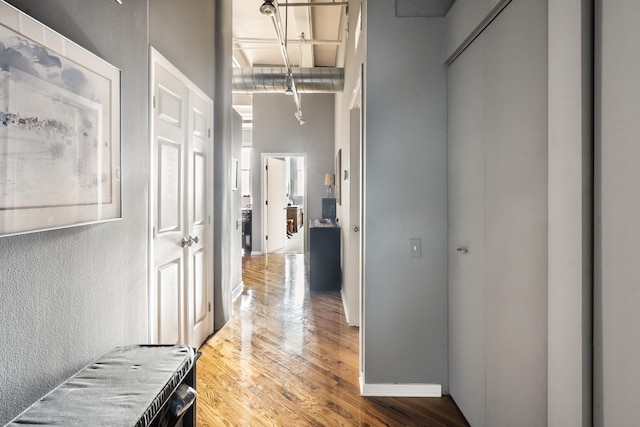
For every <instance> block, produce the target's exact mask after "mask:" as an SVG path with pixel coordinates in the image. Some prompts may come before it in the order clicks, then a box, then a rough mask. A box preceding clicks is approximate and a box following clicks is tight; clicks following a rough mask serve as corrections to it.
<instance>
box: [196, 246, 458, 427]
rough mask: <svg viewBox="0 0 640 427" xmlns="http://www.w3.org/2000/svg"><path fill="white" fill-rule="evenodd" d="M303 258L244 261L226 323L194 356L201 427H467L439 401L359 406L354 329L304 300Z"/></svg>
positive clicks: (336, 305)
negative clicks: (240, 283) (241, 282)
mask: <svg viewBox="0 0 640 427" xmlns="http://www.w3.org/2000/svg"><path fill="white" fill-rule="evenodd" d="M307 265H308V262H307V261H306V260H305V257H304V255H280V254H272V255H268V256H253V257H251V256H245V257H244V260H243V280H244V283H245V289H244V292H243V293H242V295H241V296H240V297H239V298H238V299H237V301H236V302H235V304H234V315H233V317H232V319H231V320H230V321H229V322H228V323H227V325H226V326H224V327H223V328H222V329H221V330H220V331H218V332H217V333H216V334H215V335H214V336H213V337H212V338H210V339H209V340H208V341H207V342H206V343H205V344H204V345H203V346H202V348H201V349H200V350H201V351H202V356H201V357H200V359H199V360H198V367H197V369H198V383H197V390H198V407H197V422H198V426H220V425H225V426H263V425H268V426H311V425H312V426H337V425H351V426H384V425H390V426H396V425H403V426H407V425H409V426H466V425H467V424H466V422H465V421H464V419H463V418H462V415H460V413H459V411H458V410H457V408H456V406H455V404H454V403H453V402H452V400H451V399H450V398H449V397H448V396H446V397H443V398H441V399H439V398H363V397H361V396H360V394H359V385H358V345H359V344H358V329H357V328H353V327H349V326H348V325H347V324H346V322H345V319H344V314H343V311H342V301H341V299H340V294H339V293H338V292H322V293H316V292H314V293H312V294H310V292H309V286H308V273H307V271H308V267H307Z"/></svg>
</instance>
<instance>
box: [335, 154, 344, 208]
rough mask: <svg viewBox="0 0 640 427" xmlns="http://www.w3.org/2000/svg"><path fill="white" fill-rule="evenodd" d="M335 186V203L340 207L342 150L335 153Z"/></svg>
mask: <svg viewBox="0 0 640 427" xmlns="http://www.w3.org/2000/svg"><path fill="white" fill-rule="evenodd" d="M335 168H336V169H335V172H334V176H335V185H336V203H338V204H339V205H342V202H341V200H342V172H341V171H342V149H341V148H340V149H338V152H337V153H336V166H335Z"/></svg>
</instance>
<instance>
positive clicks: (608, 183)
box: [594, 0, 640, 427]
mask: <svg viewBox="0 0 640 427" xmlns="http://www.w3.org/2000/svg"><path fill="white" fill-rule="evenodd" d="M638 16H640V3H638V2H637V1H635V0H621V1H617V2H615V4H614V3H612V2H606V1H601V0H599V1H597V2H596V25H597V29H598V32H597V33H596V39H595V40H596V42H595V43H596V86H595V87H596V103H595V105H596V116H595V118H596V124H598V125H599V126H598V127H596V134H595V135H596V139H595V158H596V162H595V165H596V167H595V170H596V174H595V188H596V193H595V194H596V196H595V206H596V210H595V215H594V216H595V230H596V231H595V243H596V244H595V262H596V270H595V311H596V317H595V323H594V332H595V334H594V336H595V340H594V341H595V355H594V391H595V399H594V400H595V401H594V408H595V415H594V425H595V426H598V427H607V426H637V425H640V412H639V411H638V396H640V381H639V379H640V328H639V327H638V325H639V324H640V310H639V309H638V307H639V306H640V292H639V290H640V284H639V283H640V281H639V279H638V278H639V277H640V263H638V257H639V256H640V226H638V219H639V218H640V193H639V191H638V188H639V187H638V182H639V181H640V161H639V159H640V144H638V134H640V120H639V114H638V99H640V80H638V75H639V73H640V52H639V51H638V49H637V40H638V38H639V37H640V27H639V26H638V22H637V17H638Z"/></svg>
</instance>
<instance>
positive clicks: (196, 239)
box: [189, 236, 200, 244]
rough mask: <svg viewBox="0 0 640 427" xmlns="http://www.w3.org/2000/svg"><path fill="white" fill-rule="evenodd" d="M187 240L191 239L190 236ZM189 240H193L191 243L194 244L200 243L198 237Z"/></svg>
mask: <svg viewBox="0 0 640 427" xmlns="http://www.w3.org/2000/svg"><path fill="white" fill-rule="evenodd" d="M189 238H190V239H191V236H189ZM191 240H193V243H196V244H197V243H198V242H199V241H200V238H199V237H198V236H196V237H194V238H193V239H191Z"/></svg>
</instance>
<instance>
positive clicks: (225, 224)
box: [213, 0, 242, 330]
mask: <svg viewBox="0 0 640 427" xmlns="http://www.w3.org/2000/svg"><path fill="white" fill-rule="evenodd" d="M215 7H216V17H215V38H216V42H215V75H216V80H215V90H216V96H215V98H214V99H213V104H214V124H213V126H214V131H213V135H214V145H215V149H214V156H215V158H214V163H215V164H214V167H213V169H214V170H213V173H214V184H213V187H214V207H213V211H214V231H213V240H214V242H215V244H214V251H215V253H214V269H215V273H214V305H215V313H214V314H215V326H214V327H215V329H216V330H218V329H220V328H221V327H222V326H224V324H225V323H226V322H227V321H228V320H229V318H230V317H231V314H232V312H233V303H232V301H231V293H232V291H233V288H234V286H235V285H237V283H233V282H232V272H233V271H234V268H235V266H236V265H237V263H241V262H242V259H241V257H240V254H239V253H238V254H234V253H232V239H233V236H234V232H233V230H234V223H235V219H236V218H235V216H234V210H235V207H234V204H233V203H234V202H233V200H234V196H233V194H232V193H233V192H232V190H231V156H232V155H233V114H234V112H233V109H232V107H231V104H232V96H231V54H232V51H231V23H232V16H233V14H232V12H233V8H232V1H231V0H221V1H217V2H215Z"/></svg>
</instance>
